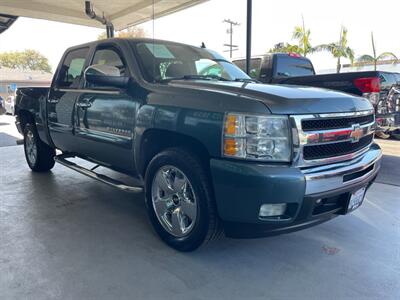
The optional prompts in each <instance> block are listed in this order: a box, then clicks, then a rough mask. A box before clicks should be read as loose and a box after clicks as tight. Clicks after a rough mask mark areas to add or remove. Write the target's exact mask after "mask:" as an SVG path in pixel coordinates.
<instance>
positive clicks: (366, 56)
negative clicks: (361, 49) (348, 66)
mask: <svg viewBox="0 0 400 300" xmlns="http://www.w3.org/2000/svg"><path fill="white" fill-rule="evenodd" d="M374 60H375V59H374V57H373V56H371V55H369V54H364V55H361V56H360V57H359V58H357V62H372V61H374Z"/></svg>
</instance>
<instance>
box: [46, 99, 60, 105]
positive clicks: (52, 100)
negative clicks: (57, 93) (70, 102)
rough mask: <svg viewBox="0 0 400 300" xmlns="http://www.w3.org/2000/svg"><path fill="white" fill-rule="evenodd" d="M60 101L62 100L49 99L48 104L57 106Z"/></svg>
mask: <svg viewBox="0 0 400 300" xmlns="http://www.w3.org/2000/svg"><path fill="white" fill-rule="evenodd" d="M59 101H60V99H47V102H48V103H53V104H56V103H58V102H59Z"/></svg>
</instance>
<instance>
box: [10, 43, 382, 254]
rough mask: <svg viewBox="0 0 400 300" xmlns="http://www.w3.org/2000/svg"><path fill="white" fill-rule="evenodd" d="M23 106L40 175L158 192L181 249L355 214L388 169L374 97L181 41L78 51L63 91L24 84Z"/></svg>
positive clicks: (155, 210)
mask: <svg viewBox="0 0 400 300" xmlns="http://www.w3.org/2000/svg"><path fill="white" fill-rule="evenodd" d="M15 111H16V115H17V121H16V124H17V127H18V129H19V131H20V132H21V133H23V135H24V147H25V156H26V160H27V163H28V165H29V167H30V168H31V169H32V170H33V171H36V172H45V171H49V170H50V169H51V168H52V167H53V166H54V163H55V162H58V163H60V164H62V165H64V166H66V167H68V168H70V169H73V170H75V171H77V172H79V173H81V174H84V175H87V176H89V177H91V178H94V179H96V180H99V181H101V182H103V183H106V184H109V185H111V186H114V187H116V188H119V189H123V190H125V191H128V192H133V193H141V192H142V191H144V193H145V203H146V207H147V211H148V215H149V218H150V220H151V223H152V225H153V226H154V229H155V231H156V232H157V233H158V235H159V236H160V237H161V239H162V240H164V241H165V242H166V243H167V244H168V245H170V246H171V247H173V248H175V249H178V250H180V251H191V250H194V249H196V248H198V247H199V246H200V245H202V244H204V243H205V242H207V241H209V240H211V239H213V238H215V237H217V236H219V233H222V232H224V233H225V235H226V236H229V237H262V236H266V235H271V234H280V233H284V232H289V231H293V230H299V229H302V228H306V227H309V226H313V225H316V224H319V223H321V222H324V221H327V220H329V219H332V218H334V217H336V216H338V215H343V214H347V213H349V212H351V211H353V210H354V209H356V208H357V207H359V206H360V205H361V203H362V201H363V198H364V195H365V192H366V190H367V189H368V187H369V186H370V185H371V184H372V182H373V181H374V179H375V177H376V176H377V173H378V171H379V168H380V160H381V150H380V148H379V147H378V145H376V144H375V143H374V140H373V133H374V128H375V118H374V112H373V107H372V105H371V103H370V102H369V101H368V100H367V99H365V98H362V97H357V96H352V95H348V94H345V93H341V92H335V91H331V90H326V89H319V88H313V87H295V86H283V85H264V84H258V83H255V82H254V80H252V79H251V78H250V77H248V76H247V75H246V74H245V73H244V72H242V71H241V70H240V69H239V68H238V67H236V66H235V65H233V64H232V63H230V62H228V61H227V60H225V59H224V58H223V57H222V56H220V55H218V54H217V53H215V52H213V51H211V50H208V49H202V48H198V47H193V46H188V45H184V44H179V43H173V42H166V41H160V40H152V39H135V40H133V39H108V40H103V41H97V42H92V43H88V44H84V45H80V46H76V47H73V48H70V49H68V50H67V51H66V52H65V54H64V56H63V57H62V60H61V62H60V64H59V66H58V68H57V70H56V72H55V75H54V79H53V81H52V84H51V87H50V88H21V89H19V90H18V92H17V99H16V106H15ZM56 150H57V152H56ZM74 158H80V159H84V160H87V161H89V162H92V163H94V164H96V166H95V167H94V168H88V167H84V166H86V165H87V164H86V163H84V164H79V163H76V160H74ZM71 159H72V160H73V161H71ZM97 165H99V166H101V167H105V168H110V169H112V170H114V171H117V172H120V173H123V174H128V175H129V176H132V177H135V178H137V179H138V182H139V183H138V184H137V185H128V184H126V183H124V182H122V181H121V179H120V177H118V178H111V177H110V176H107V174H109V173H110V172H109V173H107V174H104V172H103V173H101V172H99V171H98V170H96V167H97ZM122 177H123V176H122Z"/></svg>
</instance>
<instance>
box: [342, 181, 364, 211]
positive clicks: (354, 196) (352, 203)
mask: <svg viewBox="0 0 400 300" xmlns="http://www.w3.org/2000/svg"><path fill="white" fill-rule="evenodd" d="M366 190H367V187H365V186H364V187H362V188H360V189H358V190H356V191H354V192H352V193H350V195H349V201H348V202H347V206H346V214H347V213H351V212H353V211H354V210H356V209H357V208H359V207H360V206H361V205H362V204H363V202H364V198H365V192H366Z"/></svg>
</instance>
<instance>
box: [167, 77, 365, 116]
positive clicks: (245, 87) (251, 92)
mask: <svg viewBox="0 0 400 300" xmlns="http://www.w3.org/2000/svg"><path fill="white" fill-rule="evenodd" d="M169 85H170V86H174V87H180V88H190V89H194V90H202V91H209V92H216V93H223V94H230V95H232V96H235V97H240V98H243V99H248V100H253V101H260V102H262V103H264V104H265V105H266V106H267V108H268V109H269V110H270V111H271V113H273V114H310V113H311V114H315V113H336V112H354V111H361V110H368V109H372V106H371V104H370V102H369V101H368V100H367V99H365V98H361V97H357V96H352V95H349V94H345V93H341V92H337V91H332V90H327V89H322V88H314V87H305V86H293V85H269V84H257V83H242V82H223V81H215V82H214V81H201V80H195V81H178V80H177V81H171V82H170V83H169Z"/></svg>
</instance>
